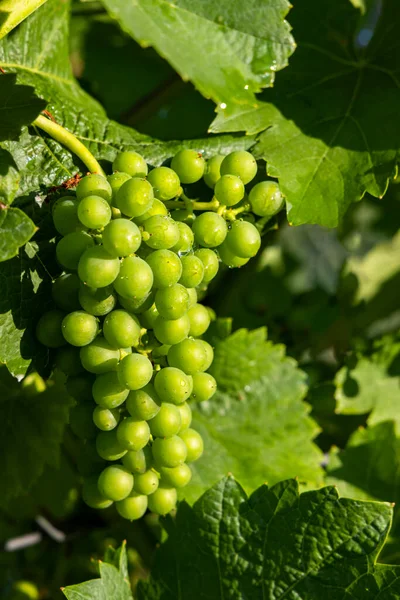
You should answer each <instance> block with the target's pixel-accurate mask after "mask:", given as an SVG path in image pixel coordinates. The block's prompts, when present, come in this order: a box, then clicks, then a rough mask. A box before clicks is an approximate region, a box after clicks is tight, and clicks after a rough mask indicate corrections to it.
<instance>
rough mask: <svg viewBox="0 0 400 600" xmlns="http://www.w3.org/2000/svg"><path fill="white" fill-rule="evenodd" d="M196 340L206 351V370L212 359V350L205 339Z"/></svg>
mask: <svg viewBox="0 0 400 600" xmlns="http://www.w3.org/2000/svg"><path fill="white" fill-rule="evenodd" d="M198 341H199V342H201V343H202V344H203V348H204V350H205V353H206V362H205V365H204V371H207V369H209V368H210V367H211V365H212V362H213V360H214V350H213V348H212V346H211V345H210V344H209V343H208V342H206V341H205V340H198Z"/></svg>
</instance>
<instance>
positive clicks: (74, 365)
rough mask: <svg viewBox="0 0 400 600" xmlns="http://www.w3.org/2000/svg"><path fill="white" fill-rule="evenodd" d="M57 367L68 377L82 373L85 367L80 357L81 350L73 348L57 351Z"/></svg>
mask: <svg viewBox="0 0 400 600" xmlns="http://www.w3.org/2000/svg"><path fill="white" fill-rule="evenodd" d="M55 366H56V367H57V369H60V371H62V372H63V373H64V375H67V376H69V375H78V373H82V371H83V367H82V363H81V359H80V357H79V349H78V348H74V347H73V346H63V347H62V348H60V349H59V350H58V351H57V356H56V360H55Z"/></svg>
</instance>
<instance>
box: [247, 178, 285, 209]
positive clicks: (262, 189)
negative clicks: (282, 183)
mask: <svg viewBox="0 0 400 600" xmlns="http://www.w3.org/2000/svg"><path fill="white" fill-rule="evenodd" d="M249 202H250V206H251V210H252V211H253V213H254V214H255V215H258V216H259V217H273V216H274V215H276V213H278V212H279V211H280V210H281V208H282V207H283V205H284V199H283V196H282V192H281V190H280V189H279V185H278V184H277V183H276V181H260V183H256V185H255V186H254V187H253V188H252V189H251V190H250V193H249Z"/></svg>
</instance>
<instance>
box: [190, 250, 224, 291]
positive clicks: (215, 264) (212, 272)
mask: <svg viewBox="0 0 400 600" xmlns="http://www.w3.org/2000/svg"><path fill="white" fill-rule="evenodd" d="M194 255H195V256H197V258H199V259H200V260H201V262H202V263H203V267H204V275H203V281H202V283H210V281H212V280H213V279H214V277H215V276H216V274H217V273H218V269H219V260H218V256H217V255H216V254H215V252H214V250H210V249H209V248H199V250H196V251H195V253H194Z"/></svg>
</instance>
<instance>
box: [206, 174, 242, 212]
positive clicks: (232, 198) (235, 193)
mask: <svg viewBox="0 0 400 600" xmlns="http://www.w3.org/2000/svg"><path fill="white" fill-rule="evenodd" d="M244 192H245V190H244V185H243V181H242V180H241V179H240V178H239V177H236V175H222V177H221V179H218V181H217V183H216V184H215V188H214V195H215V197H216V199H217V200H218V201H219V202H220V203H221V204H224V205H225V206H235V205H236V204H238V203H239V202H240V201H241V200H242V199H243V197H244Z"/></svg>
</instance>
